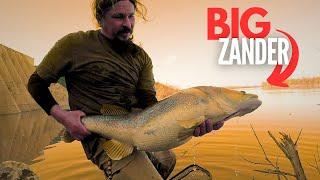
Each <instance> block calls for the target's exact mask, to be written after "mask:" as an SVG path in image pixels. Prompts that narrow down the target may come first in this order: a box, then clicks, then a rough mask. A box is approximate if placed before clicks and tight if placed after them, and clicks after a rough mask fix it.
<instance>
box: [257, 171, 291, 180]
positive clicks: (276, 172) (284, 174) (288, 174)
mask: <svg viewBox="0 0 320 180" xmlns="http://www.w3.org/2000/svg"><path fill="white" fill-rule="evenodd" d="M254 171H257V172H261V173H266V174H278V175H282V176H283V177H285V178H286V179H288V178H287V177H286V176H292V177H296V176H295V175H294V174H291V173H287V172H283V171H277V170H274V169H265V170H254Z"/></svg>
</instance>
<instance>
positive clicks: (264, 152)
mask: <svg viewBox="0 0 320 180" xmlns="http://www.w3.org/2000/svg"><path fill="white" fill-rule="evenodd" d="M250 126H251V129H252V131H253V134H254V136H255V137H256V139H257V141H258V143H259V145H260V148H261V150H262V152H263V154H264V158H265V160H266V161H267V162H268V163H269V164H270V165H271V166H273V167H274V168H275V167H276V166H275V165H274V164H273V163H272V162H271V161H270V159H269V158H268V155H267V153H266V151H265V150H264V148H263V146H262V144H261V142H260V140H259V138H258V136H257V134H256V131H255V130H254V129H253V126H252V124H250Z"/></svg>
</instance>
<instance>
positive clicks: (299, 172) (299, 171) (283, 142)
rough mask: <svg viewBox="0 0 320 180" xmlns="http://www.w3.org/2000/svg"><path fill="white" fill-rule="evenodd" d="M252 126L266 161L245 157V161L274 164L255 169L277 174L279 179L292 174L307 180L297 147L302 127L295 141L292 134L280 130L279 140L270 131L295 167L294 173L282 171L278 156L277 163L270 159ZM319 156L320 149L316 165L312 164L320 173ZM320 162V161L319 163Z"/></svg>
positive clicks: (299, 178) (301, 179) (273, 138)
mask: <svg viewBox="0 0 320 180" xmlns="http://www.w3.org/2000/svg"><path fill="white" fill-rule="evenodd" d="M250 126H251V129H252V131H253V134H254V136H255V137H256V139H257V141H258V143H259V146H260V148H261V150H262V152H263V154H264V157H265V161H266V163H263V162H255V161H250V160H248V159H245V158H243V159H244V160H245V161H247V162H250V163H252V164H255V165H268V166H272V169H265V170H255V171H257V172H261V173H266V174H275V175H277V178H278V180H280V177H281V176H282V177H284V178H285V179H288V177H287V176H292V177H295V178H296V179H298V180H306V176H305V174H304V169H303V167H302V165H301V161H300V158H299V154H298V151H297V149H296V146H297V144H298V141H299V139H300V136H301V133H302V129H301V130H300V132H299V134H298V136H297V139H296V140H295V142H293V140H292V138H291V136H290V135H287V134H285V133H282V132H279V134H280V135H281V138H280V141H278V140H277V139H276V138H275V137H274V136H273V134H272V133H271V132H270V131H268V134H269V136H270V137H271V138H272V140H273V141H274V142H275V143H276V145H277V146H278V147H279V148H280V150H281V151H282V152H283V153H284V154H285V156H286V157H287V159H289V161H290V163H291V165H292V167H293V169H294V174H292V173H289V172H285V171H281V170H280V167H279V158H278V157H277V158H276V162H275V164H274V163H273V162H272V161H271V160H270V159H269V157H268V155H267V153H266V151H265V150H264V148H263V146H262V143H261V142H260V140H259V138H258V136H257V133H256V132H255V130H254V128H253V127H252V125H250ZM317 148H318V147H317ZM317 156H318V157H320V153H319V150H318V151H317V154H316V155H315V161H316V165H311V166H312V167H314V168H316V169H317V170H318V172H319V173H320V169H319V165H318V161H319V160H320V158H318V159H317ZM319 164H320V163H319Z"/></svg>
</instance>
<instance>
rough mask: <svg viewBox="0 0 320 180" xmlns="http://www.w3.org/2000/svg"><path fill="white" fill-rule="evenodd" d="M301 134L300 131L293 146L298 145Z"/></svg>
mask: <svg viewBox="0 0 320 180" xmlns="http://www.w3.org/2000/svg"><path fill="white" fill-rule="evenodd" d="M301 132H302V129H301V130H300V132H299V135H298V137H297V139H296V141H295V142H294V145H295V146H297V143H298V141H299V138H300V135H301Z"/></svg>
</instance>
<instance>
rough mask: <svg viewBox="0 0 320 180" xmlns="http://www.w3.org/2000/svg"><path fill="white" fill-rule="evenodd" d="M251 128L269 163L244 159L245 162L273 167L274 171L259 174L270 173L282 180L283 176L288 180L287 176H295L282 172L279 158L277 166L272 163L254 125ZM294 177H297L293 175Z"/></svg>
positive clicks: (263, 171)
mask: <svg viewBox="0 0 320 180" xmlns="http://www.w3.org/2000/svg"><path fill="white" fill-rule="evenodd" d="M250 126H251V129H252V131H253V134H254V136H255V137H256V139H257V141H258V143H259V146H260V148H261V150H262V152H263V154H264V157H265V160H266V162H267V163H261V162H255V161H250V160H247V159H245V158H243V159H244V160H246V161H248V162H250V163H252V164H256V165H269V166H272V167H273V168H274V169H267V170H255V171H257V172H262V173H268V172H269V174H276V175H277V178H278V179H280V176H283V177H284V178H285V179H288V178H287V177H286V176H287V175H293V174H291V173H288V172H284V171H281V170H280V167H279V166H278V157H277V160H276V164H273V163H272V161H271V160H270V159H269V157H268V155H267V153H266V151H265V150H264V148H263V146H262V143H261V142H260V139H259V138H258V136H257V134H256V131H255V130H254V128H253V127H252V125H251V124H250ZM293 176H294V177H296V176H295V175H293Z"/></svg>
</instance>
